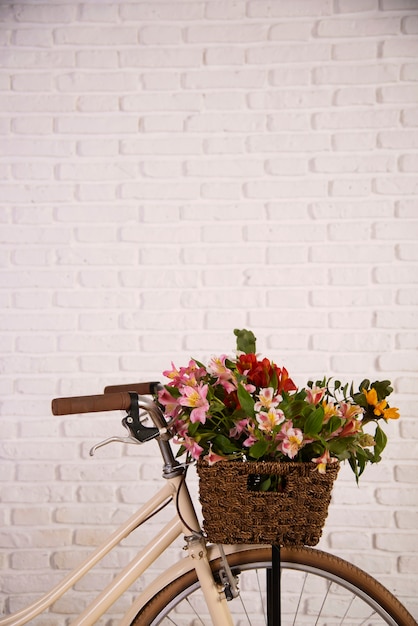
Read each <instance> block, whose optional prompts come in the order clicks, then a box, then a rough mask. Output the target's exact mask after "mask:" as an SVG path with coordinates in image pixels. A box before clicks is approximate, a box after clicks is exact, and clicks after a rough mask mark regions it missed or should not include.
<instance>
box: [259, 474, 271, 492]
mask: <svg viewBox="0 0 418 626" xmlns="http://www.w3.org/2000/svg"><path fill="white" fill-rule="evenodd" d="M270 487H271V476H268V477H267V478H266V480H263V482H262V483H261V484H260V491H269V489H270Z"/></svg>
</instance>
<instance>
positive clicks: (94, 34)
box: [54, 24, 137, 46]
mask: <svg viewBox="0 0 418 626" xmlns="http://www.w3.org/2000/svg"><path fill="white" fill-rule="evenodd" d="M54 43H55V44H57V45H59V46H61V45H81V46H82V45H88V46H95V45H107V46H110V45H129V44H131V45H135V44H136V43H137V29H136V28H135V27H133V26H130V27H126V28H125V27H123V26H115V25H114V24H113V25H112V26H111V27H109V26H103V25H101V26H80V25H77V26H66V27H61V28H55V29H54Z"/></svg>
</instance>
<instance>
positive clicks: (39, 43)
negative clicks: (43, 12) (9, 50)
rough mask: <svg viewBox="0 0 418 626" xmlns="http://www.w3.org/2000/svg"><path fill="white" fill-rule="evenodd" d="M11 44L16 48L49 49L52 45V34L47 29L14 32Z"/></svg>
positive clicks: (28, 29) (27, 29) (26, 29)
mask: <svg viewBox="0 0 418 626" xmlns="http://www.w3.org/2000/svg"><path fill="white" fill-rule="evenodd" d="M13 43H14V44H16V45H17V46H36V47H40V48H50V47H51V46H52V45H53V32H52V30H51V29H49V28H41V27H39V28H36V29H35V28H25V29H24V30H16V31H15V32H14V34H13Z"/></svg>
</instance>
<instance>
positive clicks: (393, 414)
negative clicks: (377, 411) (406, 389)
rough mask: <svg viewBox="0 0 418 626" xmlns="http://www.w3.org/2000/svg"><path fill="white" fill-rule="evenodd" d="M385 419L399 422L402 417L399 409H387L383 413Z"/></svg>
mask: <svg viewBox="0 0 418 626" xmlns="http://www.w3.org/2000/svg"><path fill="white" fill-rule="evenodd" d="M383 417H384V418H385V420H397V419H399V417H400V415H399V409H397V408H396V407H395V406H393V407H391V408H390V409H385V410H384V411H383Z"/></svg>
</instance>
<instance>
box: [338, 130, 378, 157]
mask: <svg viewBox="0 0 418 626" xmlns="http://www.w3.org/2000/svg"><path fill="white" fill-rule="evenodd" d="M376 144H377V135H376V133H374V132H365V131H363V132H356V131H355V130H354V131H352V132H337V133H334V135H333V136H332V147H333V149H334V150H335V151H338V150H344V151H346V150H350V151H353V150H354V151H356V152H357V151H358V150H373V149H374V148H375V147H376Z"/></svg>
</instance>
